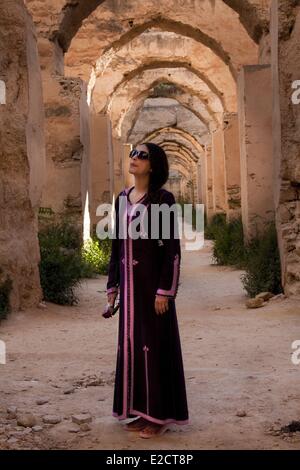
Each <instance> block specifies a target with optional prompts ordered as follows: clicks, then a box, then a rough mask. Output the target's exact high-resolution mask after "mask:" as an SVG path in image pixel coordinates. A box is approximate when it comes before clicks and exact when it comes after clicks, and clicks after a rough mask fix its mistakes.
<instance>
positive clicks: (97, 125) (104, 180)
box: [88, 113, 112, 226]
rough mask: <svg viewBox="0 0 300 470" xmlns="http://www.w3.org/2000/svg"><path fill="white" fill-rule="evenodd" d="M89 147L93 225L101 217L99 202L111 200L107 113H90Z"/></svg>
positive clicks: (110, 154)
mask: <svg viewBox="0 0 300 470" xmlns="http://www.w3.org/2000/svg"><path fill="white" fill-rule="evenodd" d="M89 122H90V149H89V168H88V171H89V177H88V181H89V185H90V187H89V195H90V201H89V203H90V218H91V226H93V225H94V224H95V223H96V221H97V222H98V221H99V218H98V217H97V216H96V210H97V207H98V205H99V204H101V203H103V202H111V201H112V194H111V186H110V182H111V171H110V168H111V165H112V153H111V142H110V137H111V134H110V122H109V117H108V116H107V115H106V114H94V113H91V114H90V120H89Z"/></svg>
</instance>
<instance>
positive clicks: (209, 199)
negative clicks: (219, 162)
mask: <svg viewBox="0 0 300 470" xmlns="http://www.w3.org/2000/svg"><path fill="white" fill-rule="evenodd" d="M204 158H205V162H206V163H205V173H204V175H203V177H204V179H205V192H206V195H205V200H206V205H205V212H206V215H207V222H208V223H209V222H210V220H211V218H212V216H213V214H214V205H213V178H212V157H211V146H205V153H204Z"/></svg>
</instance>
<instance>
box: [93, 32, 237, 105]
mask: <svg viewBox="0 0 300 470" xmlns="http://www.w3.org/2000/svg"><path fill="white" fill-rule="evenodd" d="M162 67H169V68H170V67H172V68H178V67H184V68H186V69H187V70H189V71H191V72H193V73H194V74H195V75H197V76H198V78H200V79H201V80H202V81H203V82H204V83H205V84H206V85H207V87H208V88H209V89H210V90H211V92H213V93H214V94H215V95H217V96H218V97H219V99H220V101H221V102H222V104H223V107H224V109H225V110H227V111H228V112H235V111H236V107H237V103H236V83H235V80H234V79H233V77H232V75H231V73H230V70H229V68H228V66H226V65H225V64H224V62H223V61H222V60H221V59H220V58H219V57H218V56H216V55H215V54H214V53H213V52H212V51H211V49H210V48H208V47H206V46H203V45H202V44H199V43H197V42H196V41H194V40H192V39H189V38H185V37H183V36H178V35H175V34H173V33H161V32H160V31H159V32H157V31H156V30H155V31H149V32H147V33H143V34H142V35H140V36H139V37H138V38H136V39H135V40H134V41H132V42H131V43H130V44H127V45H126V46H124V47H123V48H122V49H120V50H119V51H118V52H116V53H113V52H112V51H111V50H109V51H108V52H107V53H106V54H104V55H103V56H102V57H101V58H100V59H99V60H98V62H97V64H96V68H95V75H94V77H93V80H92V83H91V85H92V86H91V89H92V97H93V102H94V103H96V106H97V109H98V110H100V111H101V110H103V109H104V108H105V107H106V106H107V103H108V100H109V97H110V96H111V95H112V94H113V93H115V91H116V90H117V88H118V87H119V86H120V85H122V84H123V83H124V82H125V81H127V80H129V79H131V78H134V77H135V76H136V75H138V74H139V73H141V72H142V71H144V70H149V69H153V68H162ZM93 83H94V85H93ZM186 83H187V84H188V81H186Z"/></svg>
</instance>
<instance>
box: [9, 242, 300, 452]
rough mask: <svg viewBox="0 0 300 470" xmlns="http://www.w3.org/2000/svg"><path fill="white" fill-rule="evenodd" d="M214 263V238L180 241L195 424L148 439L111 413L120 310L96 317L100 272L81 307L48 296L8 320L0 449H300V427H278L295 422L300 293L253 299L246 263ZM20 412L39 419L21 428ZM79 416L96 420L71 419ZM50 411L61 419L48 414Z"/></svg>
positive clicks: (299, 398) (299, 399)
mask: <svg viewBox="0 0 300 470" xmlns="http://www.w3.org/2000/svg"><path fill="white" fill-rule="evenodd" d="M211 263H212V261H211V242H210V241H206V242H205V246H204V248H203V249H202V250H200V251H198V252H191V251H189V252H186V251H184V250H182V266H181V278H180V286H179V290H178V296H177V299H176V307H177V316H178V322H179V328H180V333H181V343H182V352H183V359H184V367H185V376H186V386H187V395H188V405H189V413H190V424H188V425H184V426H179V425H176V424H173V425H171V426H170V430H169V431H168V432H167V433H165V434H164V435H163V436H161V437H156V438H153V439H147V440H146V439H142V438H140V437H139V436H138V434H135V433H128V432H126V431H125V430H124V429H123V426H124V424H125V421H122V422H119V421H118V420H117V419H116V418H114V417H113V416H112V414H111V411H112V399H113V376H114V370H115V362H116V344H117V327H118V318H117V316H116V317H114V318H112V319H107V320H105V319H103V318H102V316H101V313H102V310H103V308H104V305H105V303H106V295H105V288H106V277H105V276H100V277H99V279H92V280H86V281H84V282H83V284H82V286H81V288H80V289H79V293H80V303H79V305H78V306H74V307H61V306H57V305H54V304H51V303H46V308H44V309H43V308H36V309H31V310H28V311H20V312H18V313H13V314H11V315H10V316H9V318H8V319H7V320H5V321H3V322H2V323H1V325H0V339H1V340H3V341H5V342H6V348H7V363H6V365H0V377H1V390H0V397H1V402H0V448H2V449H21V448H22V449H24V448H25V449H26V448H27V449H31V448H35V449H40V448H42V449H43V448H44V449H49V448H50V449H171V450H172V449H191V450H193V449H299V448H300V432H297V433H294V434H290V435H289V434H283V433H280V432H279V428H280V427H281V426H283V425H287V424H288V423H290V422H291V421H293V420H300V391H299V383H300V365H298V366H297V365H293V363H292V362H291V355H292V352H293V350H292V347H291V344H292V342H293V341H295V340H300V301H299V300H298V301H297V300H290V299H283V300H282V299H281V300H275V301H270V302H268V303H267V304H266V305H265V306H263V307H262V308H257V309H251V310H250V309H247V308H246V306H245V300H246V298H247V297H246V295H245V292H244V291H243V288H242V285H241V281H240V275H241V274H242V271H238V270H235V269H232V268H228V267H219V266H216V265H213V264H211ZM38 400H42V401H41V402H39V403H43V402H45V403H44V404H37V401H38ZM8 407H17V411H16V410H14V409H13V408H11V410H10V413H7V408H8ZM23 412H26V413H27V412H30V413H32V414H33V415H34V417H35V418H36V421H37V425H38V426H40V427H38V428H34V430H32V429H31V428H24V427H22V426H18V425H17V420H16V416H20V414H22V413H23ZM78 414H84V415H85V416H87V417H88V416H89V414H90V415H91V419H92V421H91V422H90V423H89V424H88V425H81V426H79V425H77V424H74V423H73V424H72V420H71V417H72V415H78ZM45 415H55V416H57V421H59V420H61V421H60V422H59V423H58V424H45V423H44V422H43V417H44V416H45ZM238 415H240V416H238ZM272 427H274V428H273V430H270V429H271V428H272Z"/></svg>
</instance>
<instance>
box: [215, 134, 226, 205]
mask: <svg viewBox="0 0 300 470" xmlns="http://www.w3.org/2000/svg"><path fill="white" fill-rule="evenodd" d="M212 178H213V210H214V213H215V214H216V213H218V212H223V213H224V212H225V213H227V200H226V194H225V187H226V182H225V180H226V178H225V152H224V132H223V129H220V128H219V129H217V130H216V131H215V132H213V134H212Z"/></svg>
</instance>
